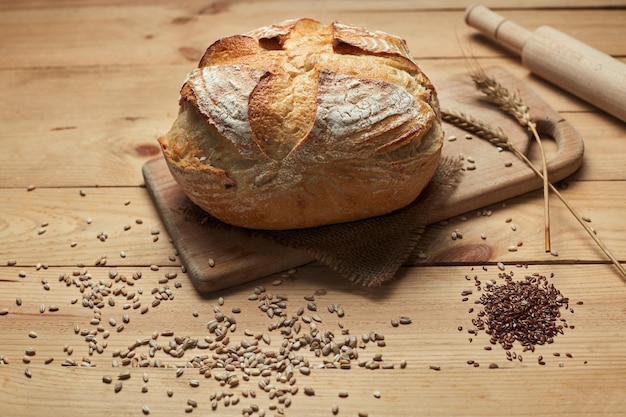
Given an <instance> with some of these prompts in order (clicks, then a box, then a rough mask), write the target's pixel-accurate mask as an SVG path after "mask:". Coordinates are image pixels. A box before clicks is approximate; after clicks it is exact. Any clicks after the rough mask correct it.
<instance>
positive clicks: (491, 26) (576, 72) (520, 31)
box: [465, 4, 626, 121]
mask: <svg viewBox="0 0 626 417" xmlns="http://www.w3.org/2000/svg"><path fill="white" fill-rule="evenodd" d="M465 23H467V24H468V25H469V26H472V27H474V28H476V29H478V30H479V31H481V32H482V33H484V34H486V35H488V36H490V37H492V38H494V39H496V40H497V41H499V42H500V43H502V44H503V45H504V46H506V47H508V48H510V49H512V50H513V51H515V52H517V53H518V54H520V55H521V58H522V65H524V67H526V68H528V69H529V70H530V71H531V72H533V73H534V74H536V75H538V76H540V77H542V78H544V79H546V80H548V81H550V82H551V83H554V84H556V85H558V86H559V87H561V88H563V89H564V90H567V91H569V92H570V93H572V94H574V95H576V96H578V97H580V98H582V99H583V100H586V101H587V102H589V103H591V104H593V105H595V106H597V107H598V108H600V109H602V110H604V111H606V112H607V113H609V114H612V115H613V116H615V117H617V118H618V119H620V120H622V121H626V64H624V63H622V62H621V61H618V60H617V59H615V58H613V57H611V56H609V55H607V54H605V53H603V52H600V51H598V50H597V49H594V48H592V47H590V46H589V45H587V44H584V43H582V42H580V41H578V40H576V39H574V38H572V37H571V36H568V35H566V34H564V33H562V32H559V31H558V30H556V29H553V28H551V27H549V26H541V27H539V28H537V29H536V30H535V31H533V32H531V31H529V30H527V29H525V28H523V27H521V26H519V25H517V24H516V23H514V22H512V21H510V20H508V19H506V18H505V17H503V16H500V15H499V14H497V13H495V12H493V11H491V10H490V9H488V8H487V7H485V6H483V5H480V4H475V5H471V6H469V7H468V8H467V9H466V11H465Z"/></svg>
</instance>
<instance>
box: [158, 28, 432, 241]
mask: <svg viewBox="0 0 626 417" xmlns="http://www.w3.org/2000/svg"><path fill="white" fill-rule="evenodd" d="M159 142H160V144H161V148H162V150H163V154H164V156H165V159H166V161H167V163H168V166H169V168H170V171H171V172H172V175H173V176H174V178H175V179H176V181H177V182H178V183H179V184H180V186H181V187H182V189H183V191H184V192H185V193H186V194H187V195H188V196H189V198H190V199H191V200H192V201H193V202H194V203H196V204H197V205H199V206H200V207H201V208H203V209H204V210H206V211H207V212H208V213H210V214H211V215H213V216H214V217H216V218H218V219H220V220H222V221H224V222H226V223H229V224H233V225H236V226H241V227H247V228H253V229H274V230H277V229H293V228H306V227H314V226H320V225H326V224H332V223H339V222H347V221H354V220H358V219H362V218H366V217H372V216H376V215H382V214H386V213H389V212H391V211H394V210H397V209H399V208H402V207H404V206H406V205H408V204H409V203H410V202H411V201H413V200H414V199H415V198H416V197H417V196H418V195H419V193H420V192H421V191H422V189H423V188H424V187H425V186H426V184H427V183H428V182H429V181H430V179H431V178H432V176H433V175H434V172H435V169H436V168H437V165H438V162H439V157H440V153H441V146H442V142H443V130H442V126H441V117H440V114H439V103H438V100H437V94H436V91H435V89H434V87H433V85H432V84H431V82H430V81H429V80H428V78H427V77H426V75H424V74H423V73H422V71H421V70H420V68H419V66H418V65H417V64H416V63H415V62H414V61H413V59H412V58H411V56H410V53H409V51H408V48H407V46H406V43H405V42H404V40H402V39H400V38H398V37H395V36H392V35H389V34H386V33H383V32H373V31H369V30H367V29H363V28H358V27H354V26H350V25H345V24H340V23H332V24H330V25H323V24H322V23H320V22H317V21H314V20H311V19H299V20H290V21H286V22H283V23H280V24H277V25H272V26H267V27H263V28H260V29H257V30H255V31H252V32H249V33H247V34H244V35H236V36H232V37H228V38H224V39H221V40H219V41H217V42H215V43H214V44H213V45H211V46H210V47H209V48H208V49H207V51H206V53H205V54H204V56H203V57H202V59H201V60H200V63H199V66H198V68H196V69H195V70H193V71H192V72H191V73H190V74H189V75H188V77H187V79H186V80H185V82H184V84H183V87H182V89H181V100H180V112H179V115H178V118H177V119H176V121H175V122H174V124H173V126H172V128H171V130H170V131H169V132H168V133H167V134H166V135H165V136H164V137H162V138H160V139H159Z"/></svg>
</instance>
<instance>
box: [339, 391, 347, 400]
mask: <svg viewBox="0 0 626 417" xmlns="http://www.w3.org/2000/svg"><path fill="white" fill-rule="evenodd" d="M338 395H339V398H348V392H347V391H340V392H339V394H338Z"/></svg>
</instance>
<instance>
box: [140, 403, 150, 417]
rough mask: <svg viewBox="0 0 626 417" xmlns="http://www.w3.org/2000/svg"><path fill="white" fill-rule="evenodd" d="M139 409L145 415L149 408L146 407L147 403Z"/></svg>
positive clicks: (148, 412)
mask: <svg viewBox="0 0 626 417" xmlns="http://www.w3.org/2000/svg"><path fill="white" fill-rule="evenodd" d="M141 411H142V412H143V413H144V414H145V415H148V414H150V408H148V406H147V405H144V406H143V407H141Z"/></svg>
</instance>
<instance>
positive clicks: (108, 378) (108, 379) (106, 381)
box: [102, 375, 113, 384]
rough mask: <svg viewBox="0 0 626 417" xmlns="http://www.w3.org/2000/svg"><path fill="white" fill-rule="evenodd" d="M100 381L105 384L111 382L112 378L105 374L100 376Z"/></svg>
mask: <svg viewBox="0 0 626 417" xmlns="http://www.w3.org/2000/svg"><path fill="white" fill-rule="evenodd" d="M102 382H104V383H105V384H110V383H111V382H113V378H111V376H110V375H105V376H103V377H102Z"/></svg>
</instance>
